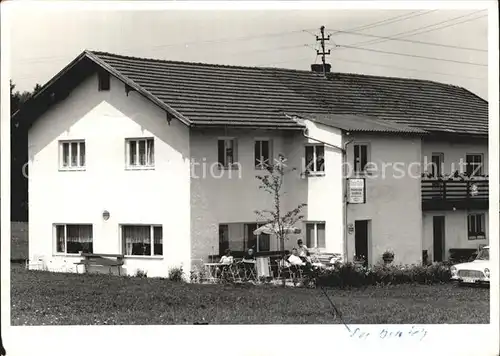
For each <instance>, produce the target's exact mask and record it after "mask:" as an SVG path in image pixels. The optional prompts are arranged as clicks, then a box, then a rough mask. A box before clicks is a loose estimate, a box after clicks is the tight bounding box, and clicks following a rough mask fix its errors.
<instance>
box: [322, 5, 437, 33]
mask: <svg viewBox="0 0 500 356" xmlns="http://www.w3.org/2000/svg"><path fill="white" fill-rule="evenodd" d="M435 11H437V10H430V11H423V12H421V11H412V12H410V13H407V14H403V15H398V16H394V17H389V18H388V19H385V20H381V21H377V22H372V23H369V24H366V25H362V26H357V27H352V28H349V29H347V30H345V31H361V30H367V29H370V28H374V27H380V26H386V25H389V24H392V23H396V22H401V21H405V20H408V19H411V18H414V17H418V16H422V15H427V14H429V13H431V12H435ZM333 31H335V32H333V33H329V35H330V36H334V35H336V34H337V33H338V32H339V31H338V30H333Z"/></svg>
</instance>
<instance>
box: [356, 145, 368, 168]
mask: <svg viewBox="0 0 500 356" xmlns="http://www.w3.org/2000/svg"><path fill="white" fill-rule="evenodd" d="M367 165H368V145H361V144H359V145H354V172H355V173H367Z"/></svg>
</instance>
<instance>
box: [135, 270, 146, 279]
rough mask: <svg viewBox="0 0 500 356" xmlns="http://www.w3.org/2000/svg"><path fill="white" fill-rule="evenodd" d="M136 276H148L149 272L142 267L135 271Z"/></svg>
mask: <svg viewBox="0 0 500 356" xmlns="http://www.w3.org/2000/svg"><path fill="white" fill-rule="evenodd" d="M135 276H136V277H138V278H146V277H147V276H148V272H146V271H143V270H142V269H137V271H135Z"/></svg>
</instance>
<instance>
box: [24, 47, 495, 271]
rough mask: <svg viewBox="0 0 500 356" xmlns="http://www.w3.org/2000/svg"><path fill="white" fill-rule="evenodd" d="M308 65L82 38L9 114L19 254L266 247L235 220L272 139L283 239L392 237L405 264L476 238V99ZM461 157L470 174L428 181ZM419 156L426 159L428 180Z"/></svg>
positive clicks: (56, 260) (151, 254) (179, 257)
mask: <svg viewBox="0 0 500 356" xmlns="http://www.w3.org/2000/svg"><path fill="white" fill-rule="evenodd" d="M320 72H321V71H320ZM320 72H318V71H317V68H316V67H314V68H313V71H311V72H308V71H293V70H285V69H269V68H247V67H230V66H219V65H208V64H196V63H183V62H172V61H160V60H153V59H144V58H133V57H125V56H120V55H114V54H109V53H102V52H90V51H84V52H83V53H82V54H81V55H80V56H78V57H77V58H76V59H75V60H74V61H72V62H71V63H70V64H69V65H68V66H66V67H65V68H64V69H63V70H62V71H61V72H60V73H58V74H57V75H56V76H55V77H54V78H53V79H51V80H50V81H49V82H48V83H47V84H46V85H44V86H43V88H42V89H41V90H40V91H39V92H38V93H37V94H36V95H35V96H34V97H33V98H32V99H31V100H30V101H29V102H28V103H27V104H26V105H25V107H24V108H23V109H22V110H21V111H19V112H18V113H16V115H19V117H20V119H21V121H22V122H23V123H25V124H27V125H29V127H30V128H29V137H28V142H29V147H28V150H29V254H30V258H31V259H38V258H41V259H43V260H44V262H45V265H46V266H47V267H48V268H49V269H54V270H58V269H61V268H63V269H66V270H69V269H72V270H75V265H74V263H75V262H78V261H79V260H80V259H81V257H80V254H79V253H80V251H89V252H93V253H102V254H106V253H109V254H123V255H125V258H124V261H125V263H124V266H123V269H122V270H123V271H124V272H125V273H127V274H135V273H136V272H137V271H138V270H143V271H146V272H147V274H148V276H166V275H168V271H169V269H170V268H172V267H180V266H182V267H183V268H184V270H185V271H186V272H188V271H189V270H190V269H191V266H192V265H193V264H194V263H197V261H200V260H203V261H208V260H209V259H210V256H213V255H219V254H220V253H222V251H223V250H224V249H226V248H229V249H231V250H233V251H243V250H245V249H247V248H249V247H251V246H255V248H256V249H257V251H258V252H259V253H264V252H266V251H273V250H277V249H278V245H277V241H276V239H275V238H273V237H272V236H266V235H264V236H260V237H259V238H257V237H255V236H254V235H253V233H252V232H253V231H254V230H255V229H256V228H257V226H259V225H258V224H259V221H258V220H257V217H256V214H255V212H254V211H255V210H258V209H270V208H271V207H272V201H271V197H270V196H269V195H268V194H266V193H265V192H264V191H263V190H261V189H259V187H258V185H259V182H258V180H257V179H256V178H255V176H256V175H258V174H262V173H263V169H262V165H261V163H262V162H265V163H267V162H273V160H274V159H275V158H276V157H278V155H279V154H283V155H284V156H285V157H286V159H287V161H286V164H287V166H289V167H294V168H297V170H296V171H294V172H292V173H290V174H289V175H287V176H286V178H285V183H284V191H285V192H286V194H285V195H284V197H283V201H282V209H284V210H286V211H288V210H291V209H293V208H295V207H296V206H297V205H298V204H301V203H306V204H307V207H306V208H305V209H304V215H305V219H304V220H303V221H302V222H300V223H299V225H300V226H299V227H300V228H301V229H302V232H301V234H300V235H296V236H295V235H292V236H290V239H289V240H288V241H287V242H286V248H287V249H290V248H292V247H293V246H294V245H296V240H297V238H302V239H303V240H304V241H305V242H306V245H308V246H309V247H312V248H317V249H318V250H320V251H325V252H337V253H341V254H342V255H343V256H344V257H345V259H347V260H351V259H352V257H353V255H354V254H358V255H364V256H366V258H367V259H368V262H369V263H370V264H371V263H375V262H376V261H377V260H378V259H380V256H381V254H382V253H383V252H384V251H385V250H387V249H391V250H393V251H394V252H395V260H396V261H397V262H400V263H418V262H421V261H422V259H423V258H425V256H424V255H427V256H429V257H428V258H430V259H431V260H432V259H434V260H442V259H445V258H449V257H450V256H449V250H450V249H452V248H458V249H466V248H471V249H472V248H477V247H478V246H479V245H480V244H487V243H488V231H487V207H488V196H487V164H486V163H487V132H488V127H487V125H488V121H487V120H488V115H487V103H486V102H485V101H484V100H482V99H480V98H479V97H477V96H475V95H473V94H472V93H470V92H468V91H466V90H465V89H462V88H457V87H453V86H449V85H445V84H440V83H434V82H429V81H422V80H409V79H401V78H382V77H371V76H362V75H353V74H339V73H327V75H326V76H324V75H323V74H322V73H320ZM416 93H417V94H418V95H417V94H416ZM461 159H463V160H464V161H465V163H466V164H465V166H463V167H462V168H461V169H460V170H462V171H464V172H469V169H470V167H474V168H476V167H480V168H478V170H476V173H480V174H479V175H480V177H476V178H474V179H475V180H474V182H473V183H470V182H469V178H467V181H464V182H460V181H459V178H457V179H455V180H456V182H455V180H454V181H453V182H455V183H446V184H448V185H446V187H445V186H444V185H445V183H444V182H448V178H447V177H445V178H443V177H441V176H440V174H443V173H453V172H454V169H452V168H453V167H452V165H450V166H449V167H451V168H449V167H448V166H447V165H446V164H447V163H450V164H451V163H452V162H457V164H458V163H459V162H460V160H461ZM426 162H435V163H439V164H438V165H436V166H435V167H438V168H433V169H439V172H438V171H435V172H434V171H433V172H430V173H435V174H434V176H435V177H436V178H434V180H432V181H430V183H426V181H424V180H422V175H423V173H425V172H426V169H425V163H426ZM384 163H385V164H386V166H387V163H392V166H391V165H389V166H391V167H392V168H391V170H390V171H387V174H386V175H385V176H383V175H380V173H381V172H382V170H385V168H383V166H384ZM396 163H398V164H399V163H401V165H402V166H404V167H406V168H405V169H407V168H408V167H412V166H415V167H413V168H414V172H413V173H414V175H413V176H411V175H409V174H406V175H405V174H403V175H402V177H399V176H396V174H395V173H397V172H396V169H395V166H397V164H396ZM370 164H372V166H371V167H369V166H370ZM443 164H444V165H443ZM446 167H448V168H446ZM351 168H352V169H351ZM403 170H404V169H403ZM427 171H428V170H427ZM398 172H399V171H398ZM407 173H408V170H407ZM427 173H429V172H427ZM469 173H470V172H469ZM349 178H357V179H358V180H356V181H354V180H349ZM424 178H425V177H424ZM360 179H361V180H360ZM354 184H363V186H362V187H361V190H358V191H355V189H354ZM429 184H430V189H431V190H430V193H429V192H428V191H427V190H426V189H427V188H426V187H427V186H428V185H429ZM453 184H455V185H453ZM349 186H352V187H353V189H352V191H350V190H349V189H348V188H349ZM445 191H446V192H447V193H448V194H447V195H446V194H444V192H445ZM355 192H358V193H361V195H359V194H358V196H357V199H358V200H357V201H354V200H351V203H350V204H349V201H348V196H349V194H351V193H352V194H354V193H355ZM453 194H455V195H453ZM353 199H354V198H353ZM356 202H357V203H361V204H354V203H356ZM423 251H427V252H426V253H423Z"/></svg>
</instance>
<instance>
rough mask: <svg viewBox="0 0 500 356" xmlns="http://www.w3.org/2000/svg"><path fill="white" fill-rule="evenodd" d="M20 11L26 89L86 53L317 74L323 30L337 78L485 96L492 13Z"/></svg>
mask: <svg viewBox="0 0 500 356" xmlns="http://www.w3.org/2000/svg"><path fill="white" fill-rule="evenodd" d="M20 9H21V8H20ZM20 9H16V10H15V11H13V13H12V14H11V17H10V21H11V25H12V26H11V44H12V48H11V76H12V80H13V81H14V83H15V84H16V89H17V90H21V91H22V90H31V89H32V88H33V87H34V86H35V84H37V83H40V84H44V83H46V82H47V81H48V80H50V78H52V76H54V75H55V74H56V73H57V72H59V71H60V70H61V69H62V68H63V67H64V66H65V65H67V64H68V63H69V62H70V61H71V60H73V59H74V58H75V57H76V56H78V54H80V53H81V52H82V51H83V50H84V49H90V50H100V51H106V52H112V53H117V54H124V55H130V56H138V57H150V58H157V59H166V60H178V61H187V62H204V63H216V64H226V65H242V66H259V67H281V68H292V69H300V70H310V66H311V64H313V63H320V61H321V58H320V57H318V56H317V54H316V49H317V48H318V45H319V42H317V41H316V37H315V35H317V34H318V35H319V28H320V27H321V26H325V33H326V34H330V35H331V36H330V40H329V41H327V42H326V46H327V47H326V48H327V49H330V50H331V55H329V56H327V57H326V61H327V62H328V63H330V64H331V65H332V71H334V72H350V73H362V74H369V75H382V76H394V77H408V78H418V79H428V80H433V81H438V82H443V83H449V84H453V85H457V86H461V87H465V88H466V89H468V90H470V91H472V92H473V93H475V94H477V95H479V96H480V97H482V98H484V99H487V96H488V81H487V75H488V69H487V66H486V65H487V62H488V53H487V47H488V38H487V35H488V18H487V11H486V10H483V11H481V10H475V9H467V10H465V9H464V10H446V9H439V10H428V9H422V10H419V9H414V10H411V9H406V10H289V11H284V10H260V11H257V10H253V11H250V10H245V11H227V10H226V11H222V10H212V11H207V10H199V11H182V10H165V11H158V10H156V11H109V10H106V11H97V10H96V11H82V10H80V11H73V10H64V11H61V10H59V11H56V10H54V9H53V8H47V9H44V10H41V9H40V8H39V7H36V8H34V9H31V10H30V8H29V7H22V10H20ZM338 31H347V32H349V33H345V32H338ZM353 32H355V33H356V34H354V33H353ZM373 36H381V37H385V38H383V39H380V38H378V37H373ZM387 37H390V38H391V39H387ZM396 38H397V39H399V40H396ZM403 40H404V41H403ZM368 41H370V42H371V43H367V42H368ZM422 42H425V43H422ZM429 43H434V44H438V45H431V44H429ZM342 46H349V47H350V48H348V47H342ZM352 47H358V48H352ZM382 52H386V53H382ZM387 52H391V53H387ZM402 54H403V55H402ZM423 57H432V58H437V59H438V60H435V59H429V58H423ZM462 62H466V63H462Z"/></svg>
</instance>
